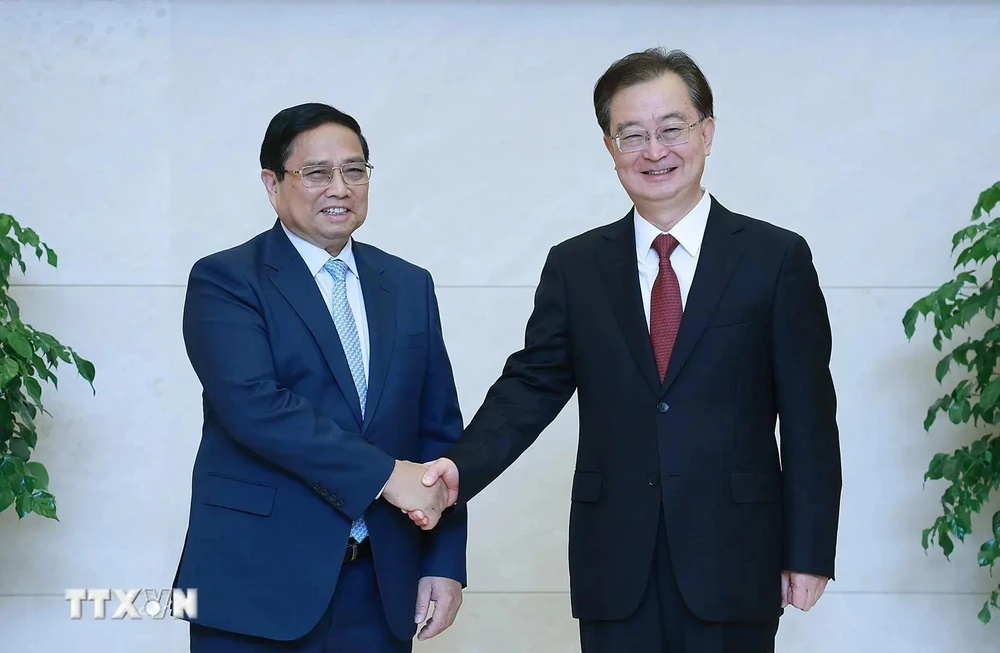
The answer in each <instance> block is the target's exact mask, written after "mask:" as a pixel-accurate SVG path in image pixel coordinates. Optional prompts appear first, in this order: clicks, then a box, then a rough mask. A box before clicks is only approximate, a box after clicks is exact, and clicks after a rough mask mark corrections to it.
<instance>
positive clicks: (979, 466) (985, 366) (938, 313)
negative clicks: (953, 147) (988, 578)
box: [903, 182, 1000, 623]
mask: <svg viewBox="0 0 1000 653" xmlns="http://www.w3.org/2000/svg"><path fill="white" fill-rule="evenodd" d="M998 204H1000V182H997V183H996V184H994V185H993V186H991V187H990V188H988V189H986V190H985V191H983V192H982V193H981V194H980V196H979V201H978V202H977V203H976V206H975V208H973V209H972V224H971V225H969V226H968V227H965V228H964V229H961V230H959V231H958V232H957V233H956V234H955V235H954V236H953V238H952V247H951V254H952V256H954V255H955V252H956V251H959V249H960V248H961V251H959V254H958V257H957V259H956V262H955V265H954V267H953V270H955V271H956V272H957V274H956V276H955V278H954V279H952V280H951V281H948V282H947V283H945V284H943V285H942V286H941V287H940V288H938V289H937V290H935V291H934V292H932V293H930V294H928V295H927V296H925V297H922V298H920V299H919V300H918V301H917V302H916V303H914V304H913V306H911V307H910V308H909V309H908V310H907V311H906V313H905V315H904V316H903V330H904V332H905V333H906V338H907V340H909V339H911V338H912V337H913V333H914V331H915V330H916V323H917V318H918V317H921V316H923V317H924V318H927V317H928V316H930V317H932V318H933V321H934V329H935V334H934V337H933V340H932V342H933V344H934V347H935V349H937V350H938V351H941V352H943V351H945V343H946V342H947V343H948V347H949V348H950V351H948V353H946V354H945V355H944V356H943V357H942V358H941V359H940V361H938V363H937V366H936V370H935V377H936V378H937V380H938V383H941V384H943V383H944V380H945V378H946V377H948V376H949V374H954V375H955V376H956V377H959V380H958V381H957V383H956V384H955V386H954V387H952V389H951V391H950V392H948V393H947V394H945V395H943V396H941V397H940V398H939V399H938V400H937V401H935V402H934V403H933V404H931V406H930V407H929V408H928V409H927V416H926V418H925V419H924V429H925V430H927V431H929V430H930V428H931V426H932V425H933V424H934V421H935V420H936V419H937V417H938V415H939V414H941V413H943V414H944V415H945V416H946V417H947V419H948V420H949V421H951V423H953V424H967V423H969V422H970V421H971V423H972V425H973V426H976V427H982V428H983V429H984V430H987V431H994V427H996V425H997V422H998V421H1000V376H998V374H997V371H996V370H997V361H998V360H1000V324H996V323H995V318H996V315H997V310H998V303H1000V217H997V218H993V219H991V217H990V213H991V212H993V210H994V209H995V208H996V207H997V205H998ZM959 268H971V269H965V270H963V271H962V272H958V270H959ZM987 274H988V275H989V276H988V277H987V276H986V275H987ZM979 316H984V317H985V318H986V320H987V321H988V322H987V323H986V324H987V325H992V326H990V328H989V329H987V331H986V332H985V333H984V334H983V336H982V337H981V338H978V339H973V338H970V337H966V338H965V340H963V341H959V342H957V343H956V342H955V337H956V332H957V331H958V330H961V329H964V328H966V327H968V326H969V325H970V324H971V323H972V322H973V321H974V320H975V319H976V318H977V317H979ZM938 480H944V481H947V482H948V483H949V486H948V488H947V489H946V490H945V491H944V494H943V495H942V496H941V507H942V514H941V515H940V516H938V517H937V519H935V521H934V524H933V525H932V526H931V527H930V528H927V529H925V530H924V532H923V538H922V540H921V541H922V544H923V547H924V549H925V550H927V549H929V548H930V547H931V546H932V545H935V544H936V545H937V546H939V547H940V548H941V551H942V552H943V553H944V555H945V557H947V558H949V559H950V556H951V554H952V552H953V551H954V550H955V540H956V539H957V540H958V541H959V542H962V543H964V542H965V538H966V537H967V536H968V535H970V534H971V533H972V515H973V514H974V513H979V512H980V511H981V510H982V508H983V506H984V505H985V504H986V502H987V501H988V500H989V498H990V495H991V493H993V492H995V491H997V490H1000V433H996V432H992V433H986V434H985V435H982V436H981V437H978V438H977V439H976V440H974V441H973V442H971V443H970V444H969V445H967V446H964V447H961V448H959V449H957V450H956V451H954V452H953V453H950V454H947V453H938V454H935V455H934V457H933V458H932V459H931V461H930V464H929V465H928V467H927V472H926V473H925V474H924V481H925V482H926V481H938ZM992 527H993V528H992V530H991V532H990V533H988V534H987V535H986V537H987V539H986V541H985V542H984V543H983V545H982V546H981V547H980V549H979V565H980V566H981V567H988V568H989V570H990V572H991V574H992V571H993V565H994V564H995V563H996V562H997V561H998V559H1000V511H998V512H997V513H996V514H994V515H993V520H992ZM998 600H1000V588H998V590H997V591H994V592H993V593H992V594H991V595H990V597H989V598H987V599H986V602H985V603H984V604H983V608H982V610H981V611H980V612H979V619H980V621H982V622H983V623H989V621H990V619H991V616H992V610H993V609H1000V604H998Z"/></svg>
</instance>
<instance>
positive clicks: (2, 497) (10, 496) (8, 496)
mask: <svg viewBox="0 0 1000 653" xmlns="http://www.w3.org/2000/svg"><path fill="white" fill-rule="evenodd" d="M12 503H14V493H13V492H11V491H10V490H4V491H3V492H0V512H3V511H4V510H6V509H7V508H10V504H12Z"/></svg>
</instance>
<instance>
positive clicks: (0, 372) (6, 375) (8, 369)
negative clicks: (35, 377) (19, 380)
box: [0, 358, 20, 388]
mask: <svg viewBox="0 0 1000 653" xmlns="http://www.w3.org/2000/svg"><path fill="white" fill-rule="evenodd" d="M19 371H20V369H19V368H18V366H17V362H16V361H14V360H13V359H11V358H4V359H3V362H2V363H0V388H3V387H4V386H6V385H7V384H8V383H10V381H11V379H13V378H14V377H15V376H17V373H18V372H19Z"/></svg>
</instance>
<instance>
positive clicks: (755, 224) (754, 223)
mask: <svg viewBox="0 0 1000 653" xmlns="http://www.w3.org/2000/svg"><path fill="white" fill-rule="evenodd" d="M729 214H730V215H731V216H732V217H733V219H735V220H736V221H738V222H739V223H741V225H742V226H743V228H744V229H746V230H747V232H748V233H749V234H751V235H752V236H753V237H755V238H759V239H763V240H766V241H768V242H770V243H773V244H774V245H776V246H778V247H789V246H791V245H793V244H799V243H801V244H805V242H806V239H805V238H804V237H803V236H802V235H801V234H799V233H798V232H796V231H792V230H791V229H788V228H786V227H781V226H778V225H776V224H774V223H773V222H768V221H767V220H761V219H760V218H754V217H751V216H749V215H744V214H742V213H735V212H732V211H730V212H729Z"/></svg>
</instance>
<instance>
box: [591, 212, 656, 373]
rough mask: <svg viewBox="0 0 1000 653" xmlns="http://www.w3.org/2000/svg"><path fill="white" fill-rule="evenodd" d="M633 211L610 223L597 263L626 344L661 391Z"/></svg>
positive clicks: (639, 364) (643, 371)
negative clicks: (641, 286) (645, 308)
mask: <svg viewBox="0 0 1000 653" xmlns="http://www.w3.org/2000/svg"><path fill="white" fill-rule="evenodd" d="M633 212H634V209H633V210H632V211H629V213H628V215H626V216H625V217H624V218H622V219H621V220H619V221H618V222H615V223H612V224H610V225H608V226H607V228H606V229H605V232H604V237H605V239H606V240H607V243H606V247H602V248H600V249H599V250H598V251H597V253H596V255H597V266H598V268H599V269H600V271H601V276H602V278H603V279H604V285H605V291H606V293H607V296H608V301H609V302H611V308H612V310H613V311H614V314H615V318H616V319H617V321H618V326H619V328H620V329H621V332H622V336H623V337H624V338H625V343H626V344H627V345H628V348H629V351H631V352H632V357H633V358H634V359H635V362H636V365H638V366H639V371H640V373H641V374H642V378H643V379H645V380H646V383H648V384H649V388H650V390H652V391H653V392H654V393H656V392H659V390H660V377H659V374H658V373H657V371H656V360H655V359H654V357H653V345H652V344H651V343H650V341H649V327H648V326H647V324H646V314H645V312H644V311H643V308H642V295H641V294H640V289H639V271H638V267H637V263H636V254H635V228H634V225H633Z"/></svg>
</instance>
